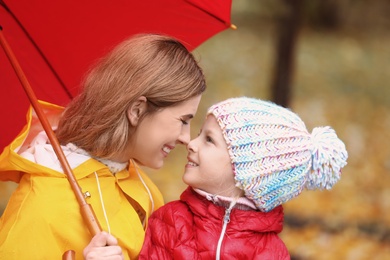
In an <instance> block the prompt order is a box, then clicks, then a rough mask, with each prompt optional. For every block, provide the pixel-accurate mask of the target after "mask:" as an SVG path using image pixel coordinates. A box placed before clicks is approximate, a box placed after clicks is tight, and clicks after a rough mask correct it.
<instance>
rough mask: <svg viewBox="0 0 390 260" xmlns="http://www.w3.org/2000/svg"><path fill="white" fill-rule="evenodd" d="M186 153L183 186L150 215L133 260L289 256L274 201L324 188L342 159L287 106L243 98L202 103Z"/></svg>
mask: <svg viewBox="0 0 390 260" xmlns="http://www.w3.org/2000/svg"><path fill="white" fill-rule="evenodd" d="M187 150H188V157H187V158H188V163H187V164H186V166H185V172H184V175H183V181H184V182H185V183H186V184H188V185H189V187H188V188H187V189H186V190H185V191H184V192H183V193H182V195H181V197H180V200H179V201H173V202H170V203H168V204H166V205H165V206H163V207H162V208H160V209H159V210H157V211H156V212H155V213H154V214H153V215H152V216H151V217H150V219H149V226H148V229H147V231H146V237H145V243H144V246H143V249H142V251H141V254H140V258H139V259H290V256H289V253H288V250H287V248H286V247H285V245H284V243H283V242H282V241H281V239H280V238H279V237H278V233H280V232H281V231H282V228H283V208H282V204H283V203H285V202H287V201H289V200H290V199H292V198H294V197H296V196H298V195H299V194H300V193H301V191H302V190H303V189H305V188H306V189H310V190H314V189H331V188H332V186H333V185H334V184H335V183H336V182H337V181H338V180H339V179H340V174H341V168H343V167H344V166H345V165H346V160H347V156H348V155H347V151H346V150H345V146H344V143H343V142H342V141H341V140H340V139H338V137H337V135H336V133H335V131H334V130H333V129H332V128H330V127H318V128H314V130H313V132H312V133H311V134H310V133H308V131H307V129H306V127H305V124H304V123H303V122H302V120H301V119H300V118H299V117H298V116H297V115H296V114H294V113H293V112H291V111H290V110H288V109H286V108H283V107H281V106H278V105H275V104H273V103H271V102H267V101H262V100H258V99H253V98H246V97H241V98H233V99H228V100H226V101H223V102H220V103H218V104H216V105H213V106H212V107H211V108H209V110H208V112H207V117H206V120H205V122H204V124H203V127H202V129H201V132H200V134H199V136H198V137H197V138H195V139H194V140H192V141H191V142H190V143H189V144H188V146H187Z"/></svg>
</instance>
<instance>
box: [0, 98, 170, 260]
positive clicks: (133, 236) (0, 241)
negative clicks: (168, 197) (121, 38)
mask: <svg viewBox="0 0 390 260" xmlns="http://www.w3.org/2000/svg"><path fill="white" fill-rule="evenodd" d="M41 104H42V106H43V107H44V111H45V114H46V115H47V118H48V119H49V122H50V123H51V125H53V126H55V125H56V124H57V122H58V117H59V115H60V114H61V112H62V111H63V108H62V107H58V106H55V105H52V104H49V103H44V102H41ZM27 119H28V124H27V125H26V126H25V128H24V129H23V130H22V132H21V133H20V134H19V136H18V137H17V138H16V139H15V140H14V141H13V142H12V143H11V144H10V145H9V146H8V147H6V148H5V149H4V151H3V153H2V154H1V155H0V180H2V181H14V182H17V183H19V186H18V188H17V189H16V191H15V192H14V193H13V194H12V196H11V198H10V200H9V202H8V205H7V207H6V209H5V211H4V213H3V215H2V216H1V218H0V259H50V260H52V259H61V257H62V254H63V253H64V252H65V251H67V250H70V249H72V250H74V251H75V252H76V259H83V256H82V251H83V249H84V248H85V246H86V245H87V244H88V243H89V242H90V240H91V238H92V236H91V235H90V233H89V231H88V228H87V226H86V224H85V223H84V221H83V219H82V216H81V214H80V209H79V205H78V203H77V201H76V198H75V195H74V193H73V191H72V189H71V186H70V184H69V182H68V180H67V178H66V177H65V175H64V173H62V172H61V170H55V169H53V168H50V167H47V166H42V165H40V164H37V163H35V162H33V161H31V160H28V159H26V158H25V157H22V156H20V154H22V153H23V151H26V150H27V149H28V148H29V147H28V144H29V143H30V142H31V141H32V140H33V138H34V137H35V136H36V135H37V134H38V133H39V132H41V131H42V127H41V125H40V122H39V120H38V119H37V117H36V115H35V114H34V112H33V110H32V109H30V110H29V112H28V115H27ZM30 149H31V148H30ZM65 155H66V156H68V155H67V154H65ZM47 158H48V157H45V158H43V159H45V160H46V159H47ZM53 158H54V157H53ZM84 159H85V160H81V162H80V161H79V162H78V165H77V166H76V167H75V168H73V173H74V175H75V176H76V179H77V181H78V183H79V186H80V187H81V189H82V191H83V192H86V191H88V192H89V193H90V194H91V197H90V198H88V199H87V202H88V203H89V204H91V206H92V208H93V210H94V212H95V214H96V217H97V219H98V221H99V223H100V225H101V227H102V229H103V230H105V231H110V232H111V234H113V235H114V236H115V237H116V238H117V239H118V241H119V245H120V246H121V247H122V249H123V253H124V255H125V258H126V259H136V258H137V257H138V253H139V251H140V249H141V247H142V243H143V240H144V233H145V226H146V224H145V223H144V224H143V223H142V221H141V219H140V217H139V214H138V213H140V214H141V215H143V214H144V215H145V218H144V219H145V220H147V218H148V217H149V216H150V214H151V213H152V211H154V210H156V209H157V208H159V207H160V206H161V205H162V204H163V198H162V195H161V193H160V191H159V190H158V189H157V187H156V186H155V185H154V184H153V183H152V181H151V180H150V179H149V178H148V177H147V176H146V175H145V174H144V173H143V172H142V171H141V169H139V168H138V167H137V166H136V165H133V164H130V166H129V169H128V170H127V169H125V170H122V171H120V172H118V173H116V174H115V175H113V174H112V173H111V172H110V171H109V170H108V168H107V166H106V165H104V164H102V163H101V162H99V161H97V160H94V159H91V158H89V157H86V158H84ZM53 161H56V158H54V159H53ZM58 164H59V163H58ZM54 168H55V167H54ZM137 212H138V213H137Z"/></svg>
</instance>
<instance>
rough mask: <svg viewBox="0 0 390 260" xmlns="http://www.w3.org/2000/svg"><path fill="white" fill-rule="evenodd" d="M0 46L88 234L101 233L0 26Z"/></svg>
mask: <svg viewBox="0 0 390 260" xmlns="http://www.w3.org/2000/svg"><path fill="white" fill-rule="evenodd" d="M0 44H1V46H2V47H3V49H4V51H5V53H6V55H7V57H8V59H9V60H10V62H11V64H12V67H13V69H14V70H15V72H16V74H17V76H18V78H19V80H20V82H21V83H22V85H23V88H24V90H25V92H26V94H27V96H28V99H29V100H30V103H31V105H32V106H33V108H34V111H35V113H36V114H37V116H38V118H39V121H40V122H41V124H42V126H43V129H44V130H45V132H46V134H47V136H48V138H49V140H50V143H51V145H52V146H53V149H54V151H55V153H56V155H57V157H58V160H59V161H60V163H61V166H62V169H63V171H64V173H65V175H66V176H67V179H68V181H69V183H70V185H71V188H72V190H73V192H74V194H75V195H76V199H77V201H78V203H79V206H80V210H81V215H82V217H83V219H84V221H85V223H86V224H87V227H88V229H89V232H90V233H91V234H92V236H94V235H96V234H97V233H99V232H101V231H102V228H101V227H100V225H99V222H98V220H97V218H96V216H95V213H94V211H93V209H92V207H91V205H90V204H88V203H87V202H86V200H85V197H84V194H83V193H82V191H81V188H80V186H79V185H78V183H77V180H76V178H75V176H74V174H73V172H72V169H71V168H70V166H69V163H68V161H67V159H66V157H65V155H64V152H63V151H62V149H61V146H60V144H59V142H58V139H57V137H56V136H55V134H54V131H53V129H52V128H51V126H50V124H49V121H48V119H47V117H46V116H45V114H44V113H43V110H42V108H41V107H40V105H39V102H38V99H37V97H36V96H35V94H34V92H33V90H32V88H31V86H30V84H29V82H28V80H27V78H26V76H25V74H24V72H23V70H22V69H21V67H20V65H19V63H18V61H17V59H16V57H15V55H14V54H13V52H12V50H11V48H10V46H9V45H8V43H7V41H6V39H5V37H4V35H3V31H2V28H1V26H0Z"/></svg>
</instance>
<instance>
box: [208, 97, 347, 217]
mask: <svg viewBox="0 0 390 260" xmlns="http://www.w3.org/2000/svg"><path fill="white" fill-rule="evenodd" d="M207 114H208V115H209V114H212V115H214V116H215V118H216V119H217V121H218V124H219V126H220V127H221V129H222V133H223V136H224V138H225V141H226V143H227V145H228V150H229V155H230V158H231V161H232V164H233V170H234V174H235V181H236V185H237V187H239V188H240V189H242V190H243V191H244V192H245V196H246V197H247V198H248V199H250V200H252V201H253V202H254V203H255V205H256V207H257V208H258V209H259V210H260V211H264V212H267V211H270V210H272V209H273V208H275V207H276V206H278V205H281V204H283V203H285V202H287V201H289V200H290V199H292V198H294V197H296V196H298V195H299V194H300V193H301V192H302V190H303V189H304V188H306V189H309V190H315V189H331V188H332V187H333V185H334V184H335V183H336V182H338V180H339V179H340V175H341V168H343V167H344V166H345V165H346V164H347V162H346V161H347V158H348V153H347V151H346V149H345V145H344V143H343V142H342V141H341V140H340V139H339V138H338V137H337V135H336V133H335V131H334V130H333V129H332V128H331V127H329V126H326V127H316V128H314V129H313V131H312V133H311V134H310V133H309V132H308V131H307V129H306V126H305V124H304V122H303V121H302V120H301V119H300V118H299V116H298V115H297V114H295V113H293V112H291V111H290V110H289V109H287V108H284V107H281V106H278V105H276V104H274V103H272V102H269V101H262V100H259V99H254V98H248V97H240V98H231V99H227V100H225V101H222V102H220V103H217V104H215V105H213V106H211V107H210V108H209V109H208V113H207Z"/></svg>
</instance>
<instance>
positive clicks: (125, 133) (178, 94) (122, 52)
mask: <svg viewBox="0 0 390 260" xmlns="http://www.w3.org/2000/svg"><path fill="white" fill-rule="evenodd" d="M205 89H206V83H205V78H204V74H203V71H202V69H201V68H200V67H199V65H198V63H197V61H196V60H195V58H194V56H193V55H192V54H191V53H190V52H189V51H188V50H187V49H186V48H185V47H184V46H183V45H182V44H181V43H180V42H179V41H177V40H175V39H173V38H171V37H168V36H162V35H154V34H140V35H136V36H133V37H131V38H130V39H128V40H126V41H124V42H123V43H121V44H120V45H118V46H117V47H116V48H114V49H113V50H112V51H111V52H110V53H109V54H108V55H107V56H105V57H104V58H102V59H101V60H100V61H99V62H98V63H97V64H96V66H95V67H94V68H92V70H91V71H90V72H89V74H88V75H87V77H86V79H85V81H84V84H83V88H82V91H81V93H80V94H79V95H78V96H77V97H76V98H75V99H74V100H72V102H71V103H70V104H69V105H68V106H67V108H66V109H65V111H64V113H63V115H62V117H61V119H60V122H59V125H58V129H57V130H56V135H57V138H58V140H59V141H60V143H61V144H67V143H73V144H75V145H77V146H78V147H80V148H82V149H84V150H86V151H87V152H89V153H90V154H91V155H92V156H96V157H101V158H109V157H111V156H113V155H115V154H118V153H120V152H121V151H123V149H124V148H125V146H126V143H127V141H128V139H129V137H130V135H131V133H132V132H133V131H134V129H133V127H132V126H131V125H130V123H129V121H128V118H127V113H126V111H127V109H128V108H129V107H130V105H131V104H132V102H134V101H135V100H137V99H138V98H139V97H140V96H145V97H146V98H147V100H148V101H149V102H147V104H148V113H153V112H154V111H156V110H158V109H159V108H164V107H168V106H174V105H177V104H178V103H180V102H183V101H186V100H188V99H190V98H192V97H195V96H198V95H201V94H202V93H203V92H204V91H205Z"/></svg>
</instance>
